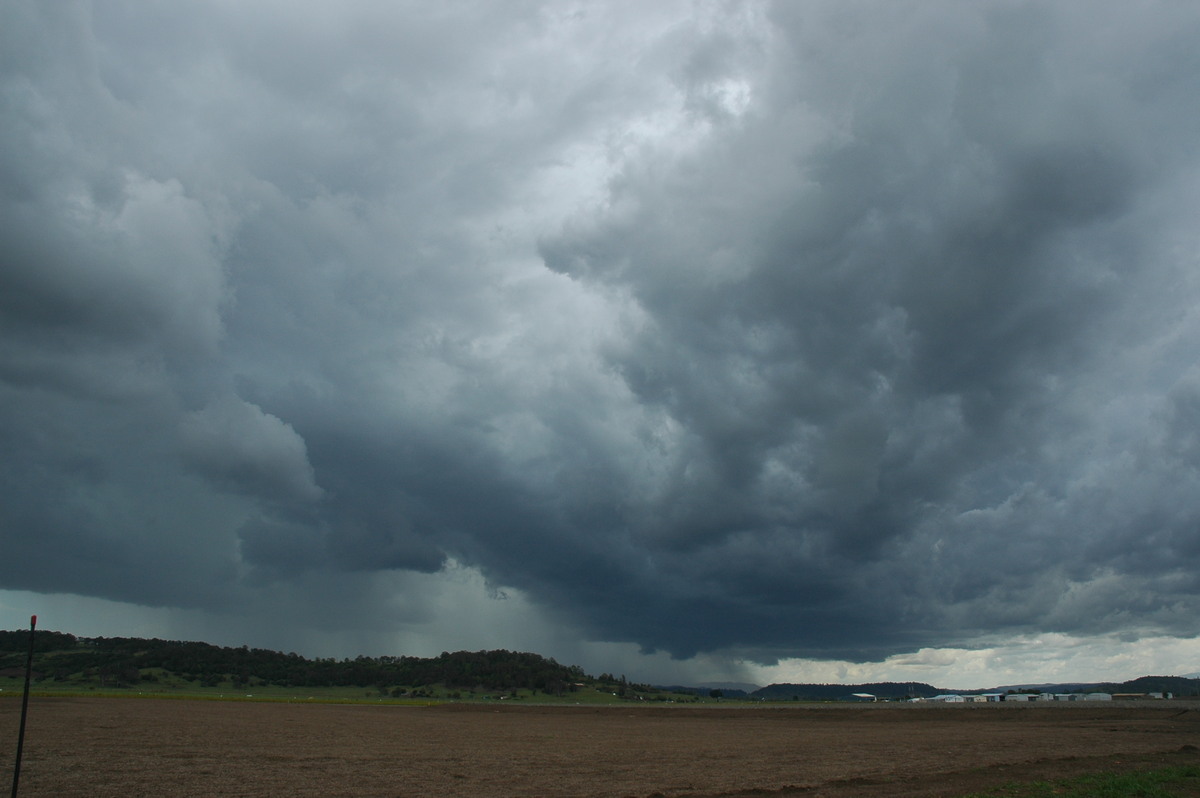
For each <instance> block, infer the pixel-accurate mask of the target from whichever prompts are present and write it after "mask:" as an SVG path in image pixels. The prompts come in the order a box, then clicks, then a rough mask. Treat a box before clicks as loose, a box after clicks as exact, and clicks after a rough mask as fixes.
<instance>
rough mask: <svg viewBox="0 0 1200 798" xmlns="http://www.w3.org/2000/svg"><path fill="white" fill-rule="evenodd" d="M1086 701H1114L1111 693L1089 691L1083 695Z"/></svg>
mask: <svg viewBox="0 0 1200 798" xmlns="http://www.w3.org/2000/svg"><path fill="white" fill-rule="evenodd" d="M1083 700H1084V701H1112V694H1111V693H1088V694H1087V695H1085V696H1084V697H1083Z"/></svg>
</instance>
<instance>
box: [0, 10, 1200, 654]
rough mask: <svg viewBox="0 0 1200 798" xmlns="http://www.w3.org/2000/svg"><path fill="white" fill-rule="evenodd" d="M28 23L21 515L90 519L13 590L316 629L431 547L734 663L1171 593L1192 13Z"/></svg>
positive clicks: (10, 150)
mask: <svg viewBox="0 0 1200 798" xmlns="http://www.w3.org/2000/svg"><path fill="white" fill-rule="evenodd" d="M289 9H291V7H290V6H289ZM643 15H644V16H643ZM13 20H14V21H13V24H12V25H10V26H6V30H5V32H4V33H3V34H0V35H3V36H4V42H5V44H6V46H5V47H4V48H0V49H2V50H3V53H4V55H3V56H0V64H2V65H3V74H2V79H3V83H2V89H3V93H2V95H0V96H2V102H3V109H4V113H5V118H6V120H11V124H10V125H8V126H7V127H6V131H5V133H4V134H3V135H2V136H0V173H2V174H3V175H5V177H6V179H5V181H4V188H3V189H0V203H2V204H3V208H0V210H3V214H2V215H0V218H2V219H3V220H4V221H2V222H0V242H2V244H3V252H4V255H3V258H4V261H3V271H2V272H0V285H2V287H3V293H2V294H0V329H3V331H4V337H3V343H0V387H2V392H0V408H2V411H0V412H3V414H4V416H3V417H4V418H5V419H6V422H7V423H6V425H5V429H4V431H3V436H4V441H5V442H6V443H7V444H9V445H8V446H6V447H5V451H6V452H10V453H11V455H10V456H9V458H8V460H7V463H6V466H5V469H6V479H5V480H4V482H3V484H4V486H5V487H4V488H3V489H2V490H3V497H4V499H5V501H4V502H2V503H0V506H3V507H4V508H5V509H4V510H3V515H2V517H3V519H4V527H3V529H4V532H3V534H4V542H5V546H6V549H7V550H11V551H17V550H18V549H19V550H20V551H21V552H22V553H25V554H32V551H33V546H32V543H31V541H32V540H33V537H31V536H34V535H36V536H37V537H38V538H40V539H41V540H44V541H45V542H47V543H53V545H56V546H65V547H69V548H70V549H71V550H72V551H73V552H76V553H77V554H78V557H77V558H76V559H75V560H71V561H70V562H67V563H60V564H58V565H55V566H53V567H52V566H51V565H49V564H47V565H45V566H44V567H40V568H34V569H24V570H18V569H16V568H15V567H12V566H10V567H8V568H7V569H4V570H2V571H0V574H2V575H3V579H4V580H5V581H4V582H3V583H2V585H3V586H5V587H19V588H23V589H34V590H45V591H66V592H75V593H82V594H88V595H98V596H103V597H108V598H117V599H121V600H127V601H132V602H135V603H138V602H140V603H146V604H157V605H163V606H186V607H197V608H211V609H213V610H215V611H221V609H222V608H225V607H228V606H230V605H231V604H234V603H237V602H250V601H253V602H258V603H259V604H261V606H263V607H264V608H269V609H264V611H263V612H264V617H267V615H270V616H271V618H272V619H274V620H273V621H272V624H276V623H277V622H278V617H279V616H280V615H287V614H288V612H287V611H285V610H284V609H282V608H284V607H289V608H291V609H290V611H291V612H292V613H293V617H294V618H295V619H297V620H295V621H292V622H293V623H295V624H297V626H300V625H303V620H302V619H303V618H304V617H305V615H306V613H309V612H310V611H311V612H312V613H313V614H314V615H322V616H323V617H324V616H325V615H328V614H329V613H332V609H331V606H332V605H331V604H330V602H331V601H332V599H330V598H329V597H328V596H326V597H321V596H316V595H310V593H311V590H310V589H309V588H306V587H304V586H305V585H326V586H330V587H329V589H330V590H334V589H335V587H332V586H336V589H337V590H339V591H343V592H344V595H345V598H344V600H341V601H337V602H334V603H336V606H337V607H338V608H349V607H353V606H355V602H362V603H363V604H364V605H365V604H366V603H369V602H378V601H379V593H378V591H379V590H380V589H381V588H379V587H378V585H379V584H382V583H383V582H385V581H387V580H389V579H392V578H393V577H395V578H396V580H397V581H396V584H397V585H399V587H397V588H396V589H397V590H400V591H403V590H417V589H418V588H417V587H415V586H417V585H421V584H425V582H423V581H422V580H424V579H433V578H434V577H433V576H425V575H431V574H437V573H439V572H440V569H444V568H447V567H449V565H448V564H449V563H461V564H464V565H466V566H470V567H473V568H477V569H478V570H479V571H480V572H481V573H482V574H483V576H484V578H486V579H487V580H489V582H490V583H491V584H494V585H496V586H498V587H512V588H517V589H519V590H520V591H522V594H523V595H525V596H528V597H529V600H530V601H531V602H532V603H533V604H534V605H535V606H536V607H538V608H539V610H540V611H542V612H544V613H545V614H546V617H552V618H554V619H556V622H558V623H560V624H562V626H563V629H570V630H580V632H581V633H582V634H583V635H585V636H588V637H589V638H590V639H594V640H609V641H629V642H633V643H636V644H638V645H640V646H642V647H643V648H644V649H646V650H650V651H667V652H670V653H671V654H673V655H676V656H681V657H682V656H688V655H691V654H694V653H696V652H724V653H726V654H730V655H737V656H746V657H750V658H752V659H758V660H760V661H771V660H773V659H775V658H777V657H783V656H796V655H809V656H818V657H846V658H878V657H883V656H886V655H887V654H889V653H894V652H897V651H908V650H915V649H917V648H920V647H922V646H931V645H948V644H958V643H963V642H964V641H967V642H969V641H971V640H976V639H980V638H983V637H988V636H992V637H994V636H997V635H1004V634H1008V633H1025V632H1028V631H1030V630H1038V629H1042V630H1053V631H1067V632H1071V631H1079V632H1088V633H1092V632H1095V633H1107V632H1114V631H1118V632H1130V631H1136V630H1139V629H1143V628H1144V629H1151V628H1152V630H1159V631H1167V632H1170V633H1179V634H1182V633H1185V632H1186V624H1185V622H1184V619H1185V618H1186V617H1187V615H1188V613H1190V612H1191V611H1192V610H1194V609H1195V604H1196V590H1195V588H1196V585H1195V581H1194V579H1189V578H1188V575H1187V573H1186V569H1185V568H1183V567H1182V566H1181V565H1180V563H1181V562H1182V561H1183V559H1184V558H1186V557H1187V556H1189V555H1190V554H1192V553H1194V551H1195V549H1196V546H1197V537H1196V533H1195V529H1196V528H1197V527H1196V521H1197V519H1198V518H1200V506H1198V505H1197V504H1196V500H1195V499H1194V498H1193V497H1194V496H1195V495H1200V491H1196V490H1195V487H1196V485H1195V480H1196V464H1197V463H1196V461H1197V455H1196V448H1197V447H1196V446H1195V445H1194V444H1195V442H1194V440H1193V439H1194V438H1195V436H1194V435H1193V434H1191V432H1190V430H1191V428H1192V427H1193V426H1194V423H1195V422H1196V421H1197V419H1196V418H1195V416H1196V415H1197V414H1196V412H1195V405H1196V404H1197V403H1196V401H1195V397H1196V391H1195V386H1194V384H1193V383H1194V380H1193V379H1191V378H1181V375H1183V374H1185V372H1187V369H1188V368H1189V367H1191V366H1193V365H1194V360H1195V341H1196V334H1197V332H1198V331H1197V330H1196V328H1195V323H1194V320H1193V319H1192V316H1191V315H1189V314H1190V308H1191V307H1192V306H1193V305H1194V302H1195V298H1196V294H1197V288H1198V286H1197V284H1196V282H1195V278H1194V276H1193V275H1192V271H1194V270H1193V269H1192V266H1194V257H1193V256H1192V255H1190V254H1188V253H1194V251H1195V249H1194V247H1195V236H1194V233H1192V232H1191V230H1192V229H1193V228H1194V224H1193V220H1191V219H1190V215H1191V214H1190V213H1189V212H1188V210H1187V209H1188V208H1189V207H1190V206H1191V202H1192V201H1193V200H1194V199H1195V198H1196V196H1197V191H1196V183H1195V174H1196V172H1195V168H1196V158H1195V147H1194V142H1195V141H1196V140H1197V136H1196V134H1197V133H1198V132H1200V131H1198V130H1197V127H1198V126H1200V125H1198V123H1200V114H1197V113H1196V112H1195V110H1194V102H1193V101H1192V98H1193V97H1194V96H1195V94H1196V90H1197V88H1198V87H1197V82H1198V75H1200V69H1197V66H1198V64H1197V56H1196V55H1194V53H1193V50H1194V48H1192V47H1188V46H1185V42H1187V41H1189V40H1190V41H1194V34H1195V32H1196V30H1197V27H1200V16H1198V15H1197V14H1196V13H1195V12H1193V11H1192V10H1191V9H1189V8H1187V7H1183V6H1177V5H1169V4H1165V3H1163V4H1152V5H1151V6H1150V7H1149V11H1146V12H1138V13H1135V12H1133V11H1131V10H1129V9H1126V8H1125V7H1123V6H1121V5H1120V4H1116V3H1111V4H1100V5H1096V4H1090V3H1089V4H1083V3H1078V4H1076V3H1064V4H1059V5H1056V6H1052V7H1045V6H1037V5H1030V4H1015V5H1014V4H1008V3H984V4H979V5H973V6H963V5H961V4H952V3H945V4H943V3H920V4H916V3H913V4H889V5H887V6H886V8H885V7H882V6H880V5H878V4H870V3H809V4H802V5H797V4H787V3H779V4H762V5H753V6H746V7H739V8H732V7H731V8H726V7H724V6H714V7H711V8H708V7H706V8H704V9H692V8H686V9H685V8H683V7H676V6H671V5H669V6H664V7H661V8H656V9H654V10H641V9H638V8H635V7H634V6H629V7H624V6H621V5H614V6H611V7H610V6H605V7H593V6H580V7H578V8H574V7H572V8H571V9H565V10H564V8H561V7H557V6H547V5H541V4H536V3H530V4H522V5H521V6H520V7H518V8H516V9H513V8H508V7H506V8H505V9H500V8H498V7H497V8H493V7H490V6H486V5H485V6H482V7H475V6H470V5H452V6H449V7H448V10H445V11H438V12H434V11H431V10H429V9H415V8H412V7H407V6H404V5H399V6H395V7H389V8H386V9H384V8H380V7H376V6H373V5H370V4H350V6H349V7H347V8H346V9H344V10H339V11H337V12H334V11H332V10H330V9H328V8H324V7H312V8H306V7H304V6H301V7H299V8H297V9H295V10H288V11H287V13H282V12H281V11H280V9H273V8H272V7H270V6H262V7H256V8H246V9H232V8H229V9H218V8H209V7H205V6H200V5H188V4H184V5H181V6H179V7H170V8H168V7H162V8H154V9H145V8H142V7H141V6H138V5H135V4H119V3H116V4H106V5H94V6H93V5H88V4H84V3H78V4H63V5H60V6H46V7H44V8H43V7H41V6H22V7H19V13H18V12H14V16H13ZM31 41H37V42H38V43H39V45H40V46H39V47H30V46H29V42H31ZM8 45H11V47H10V46H8ZM51 497H58V498H56V499H52V498H51ZM6 561H7V558H6ZM131 574H132V575H131ZM397 574H399V575H403V578H400V577H397ZM389 584H390V582H389ZM352 585H358V586H359V587H360V588H361V589H351V587H350V586H352ZM412 598H413V600H414V601H415V602H417V603H418V604H421V602H420V601H418V598H417V597H416V596H415V595H414V596H412ZM402 599H403V596H402V597H401V599H398V601H401V603H402ZM323 602H324V603H323ZM422 606H424V605H423V604H422ZM1089 607H1090V608H1091V610H1090V611H1088V608H1089ZM401 615H402V613H401V614H400V615H397V616H395V617H396V618H397V619H398V620H397V622H403V619H402V618H401V617H400V616H401ZM388 617H392V616H391V615H389V616H388ZM273 634H274V632H273ZM301 634H302V633H301V632H300V631H297V635H298V636H299V635H301Z"/></svg>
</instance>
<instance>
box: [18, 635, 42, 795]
mask: <svg viewBox="0 0 1200 798" xmlns="http://www.w3.org/2000/svg"><path fill="white" fill-rule="evenodd" d="M36 630H37V616H36V615H34V616H32V617H31V618H30V619H29V656H28V657H27V658H26V660H25V695H24V696H23V697H22V698H21V729H20V731H18V732H17V761H16V764H14V765H13V788H12V798H17V784H19V783H20V781H21V749H22V748H24V747H25V716H26V715H28V714H29V677H30V676H31V675H32V674H33V633H34V632H35V631H36Z"/></svg>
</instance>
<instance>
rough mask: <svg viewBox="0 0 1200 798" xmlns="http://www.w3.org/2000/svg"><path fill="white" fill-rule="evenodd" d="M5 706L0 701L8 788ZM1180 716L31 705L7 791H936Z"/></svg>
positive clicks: (1133, 706) (1053, 765)
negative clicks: (16, 784)
mask: <svg viewBox="0 0 1200 798" xmlns="http://www.w3.org/2000/svg"><path fill="white" fill-rule="evenodd" d="M19 714H20V702H19V701H18V700H13V699H5V700H0V757H3V758H4V763H3V768H0V787H2V788H3V789H4V790H8V789H10V785H11V783H12V762H13V757H14V755H15V752H16V737H17V727H18V720H19ZM1197 743H1200V704H1195V703H1191V702H1184V701H1163V702H1154V703H1133V702H1130V703H1113V704H1104V705H1098V704H1062V705H1054V704H1051V705H1041V706H1039V705H1036V704H1035V705H1026V706H1013V705H1008V706H1005V705H974V706H972V705H968V706H962V705H957V706H928V705H926V706H920V705H870V706H861V705H860V706H800V707H785V708H778V707H762V708H693V707H674V708H665V707H653V708H651V707H643V706H628V707H625V706H621V707H604V708H597V707H584V706H576V707H570V706H544V707H537V706H510V705H497V706H489V705H480V704H451V705H444V706H435V707H406V706H394V705H393V706H387V705H383V706H371V705H354V704H348V705H346V704H343V705H312V704H286V703H248V702H246V703H235V702H217V701H181V700H165V699H150V698H143V699H133V698H129V699H124V698H37V697H35V698H33V699H32V700H31V701H30V709H29V721H28V725H27V728H26V735H25V755H24V758H23V762H22V768H21V781H20V788H21V789H20V795H21V796H22V798H27V797H30V796H56V798H71V796H89V797H92V796H98V797H100V796H122V798H133V797H135V796H155V797H156V798H157V797H158V796H247V798H249V797H251V796H255V797H257V796H483V797H485V798H486V797H488V796H724V798H736V797H737V796H750V795H755V796H764V795H765V796H772V795H779V796H837V797H846V796H938V795H942V796H950V795H962V794H963V793H965V792H969V791H973V790H982V789H987V788H991V787H996V786H999V785H1000V784H1003V783H1006V782H1012V781H1029V780H1035V779H1040V778H1056V777H1060V776H1070V775H1075V774H1079V773H1082V772H1087V771H1095V770H1117V769H1129V768H1144V767H1156V766H1161V765H1165V764H1197V763H1200V751H1198V750H1197V748H1196V744H1197Z"/></svg>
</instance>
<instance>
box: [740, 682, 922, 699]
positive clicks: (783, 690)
mask: <svg viewBox="0 0 1200 798" xmlns="http://www.w3.org/2000/svg"><path fill="white" fill-rule="evenodd" d="M941 692H944V691H942V690H938V689H937V688H936V687H933V686H931V685H928V684H925V683H923V682H872V683H870V684H771V685H767V686H766V687H763V688H761V689H758V690H755V691H754V692H752V693H750V695H749V697H750V698H752V699H761V700H765V701H841V700H843V699H845V698H847V697H848V696H850V695H852V694H854V693H870V694H871V695H873V696H875V697H876V698H880V699H892V700H894V699H902V698H928V697H929V696H934V695H938V694H939V693H941Z"/></svg>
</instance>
